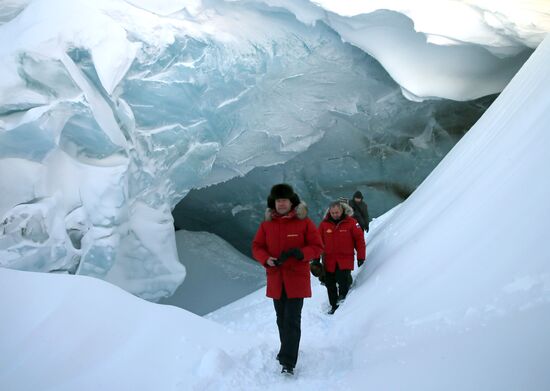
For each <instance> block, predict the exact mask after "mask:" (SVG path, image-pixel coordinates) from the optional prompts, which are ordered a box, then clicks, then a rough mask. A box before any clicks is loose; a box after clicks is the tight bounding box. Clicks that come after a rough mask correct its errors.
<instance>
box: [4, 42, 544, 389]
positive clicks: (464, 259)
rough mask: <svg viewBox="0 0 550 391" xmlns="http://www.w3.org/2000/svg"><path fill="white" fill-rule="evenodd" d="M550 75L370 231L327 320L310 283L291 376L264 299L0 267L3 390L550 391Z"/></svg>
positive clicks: (536, 64) (517, 87)
mask: <svg viewBox="0 0 550 391" xmlns="http://www.w3.org/2000/svg"><path fill="white" fill-rule="evenodd" d="M549 62H550V40H549V39H547V40H545V41H544V42H543V43H542V44H541V45H540V46H539V47H538V49H537V51H536V52H535V54H534V55H533V56H532V57H531V58H530V59H529V61H528V62H527V63H526V65H525V66H524V67H523V68H522V70H521V71H520V72H519V73H518V74H517V75H516V77H515V78H514V80H512V82H511V83H510V84H509V85H508V87H507V88H506V90H505V91H504V92H503V93H502V94H501V96H500V97H499V98H498V99H497V100H496V101H495V103H494V105H493V106H492V107H491V108H490V109H489V110H488V111H487V112H486V114H485V115H484V116H483V117H482V119H481V120H480V121H479V122H478V123H477V124H476V125H475V126H474V128H472V130H471V131H470V132H469V133H468V134H467V135H466V137H464V138H463V139H462V140H461V142H460V143H459V144H458V145H457V146H456V147H455V148H454V149H453V151H452V152H451V153H450V154H449V155H448V156H447V157H446V158H445V159H444V160H443V162H442V163H441V164H440V165H439V166H438V168H437V169H436V170H435V171H434V172H433V173H432V174H431V175H430V176H429V177H428V178H427V179H426V181H425V182H424V183H423V184H422V186H421V187H420V188H419V189H418V190H417V191H416V192H415V193H414V194H413V195H412V196H411V197H410V198H409V199H408V200H407V201H406V202H404V203H403V204H402V205H401V206H399V207H398V208H396V209H394V210H392V211H391V212H390V213H389V214H388V215H386V216H384V218H383V219H381V220H380V221H377V222H375V224H373V228H372V231H371V232H370V233H369V237H368V246H367V253H368V255H367V263H366V265H365V266H364V267H363V268H362V269H361V270H359V272H358V273H356V278H355V285H354V289H353V291H351V292H350V295H349V297H348V299H347V300H346V303H345V304H344V305H343V306H342V308H340V309H339V310H338V311H337V312H336V314H335V315H334V316H332V317H330V316H328V315H326V314H325V310H326V309H327V306H326V301H325V300H326V299H325V293H324V292H323V288H322V287H321V286H319V285H317V284H314V293H313V294H314V297H313V298H312V299H310V300H306V304H305V306H304V313H303V321H302V328H303V341H302V345H301V352H300V358H299V362H298V366H297V374H296V376H295V377H293V378H287V377H283V376H280V374H279V373H278V370H279V368H278V365H277V364H276V362H275V357H274V356H275V352H276V349H277V331H276V326H275V321H274V314H273V312H274V311H273V308H272V303H271V302H270V300H268V299H266V298H265V297H264V296H263V292H262V291H258V292H256V293H253V294H252V295H250V296H247V297H245V298H243V299H241V300H239V301H237V302H235V303H233V304H231V305H229V306H227V307H225V308H222V309H220V310H218V311H216V312H215V313H212V314H210V315H209V316H207V319H204V318H200V317H198V316H194V315H192V314H190V313H188V312H186V311H184V310H181V309H177V308H174V307H170V306H162V305H156V304H151V303H147V302H145V301H143V300H141V299H138V298H135V297H132V296H131V295H129V294H128V293H125V292H123V291H122V290H120V289H118V288H116V287H114V286H112V285H109V284H108V283H105V282H102V281H99V280H95V279H91V278H86V277H81V276H67V275H52V274H40V273H30V272H21V271H14V270H8V269H0V297H2V301H1V302H0V314H1V316H2V321H1V322H0V351H1V352H2V354H1V355H0V389H2V390H14V391H15V390H36V389H41V390H53V389H55V390H97V389H110V390H121V389H133V390H151V389H161V390H208V389H210V390H235V389H238V390H297V389H300V390H301V391H309V390H334V389H346V390H348V389H350V390H413V391H420V390H422V391H424V390H535V391H545V390H548V389H550V372H549V371H548V370H547V363H548V362H549V361H550V337H549V333H548V324H550V264H549V262H548V254H550V230H548V229H547V224H548V221H549V220H550V208H549V207H548V199H550V177H549V176H548V175H547V169H548V163H549V159H550V158H549V156H550V155H549V154H548V150H549V149H550V133H549V132H548V125H547V124H548V123H550V99H549V98H548V97H549V93H548V91H550V72H549V71H548V66H547V64H548V63H549ZM520 203H521V204H520ZM518 205H521V208H519V206H518Z"/></svg>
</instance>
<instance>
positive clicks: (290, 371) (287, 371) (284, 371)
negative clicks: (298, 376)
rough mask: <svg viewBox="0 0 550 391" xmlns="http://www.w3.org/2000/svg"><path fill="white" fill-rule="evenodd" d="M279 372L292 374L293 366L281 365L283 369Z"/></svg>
mask: <svg viewBox="0 0 550 391" xmlns="http://www.w3.org/2000/svg"><path fill="white" fill-rule="evenodd" d="M281 373H284V374H285V375H294V368H292V367H289V366H287V365H283V369H282V370H281Z"/></svg>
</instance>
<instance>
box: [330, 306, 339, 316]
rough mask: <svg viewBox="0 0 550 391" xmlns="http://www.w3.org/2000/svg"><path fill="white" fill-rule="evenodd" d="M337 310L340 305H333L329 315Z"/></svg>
mask: <svg viewBox="0 0 550 391" xmlns="http://www.w3.org/2000/svg"><path fill="white" fill-rule="evenodd" d="M337 309H338V305H333V306H332V308H331V309H330V310H329V311H328V314H329V315H332V314H334V313H335V312H336V310H337Z"/></svg>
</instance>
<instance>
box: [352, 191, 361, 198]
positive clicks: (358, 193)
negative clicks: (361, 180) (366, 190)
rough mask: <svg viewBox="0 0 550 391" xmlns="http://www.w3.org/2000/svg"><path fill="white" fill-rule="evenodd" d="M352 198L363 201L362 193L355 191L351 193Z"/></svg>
mask: <svg viewBox="0 0 550 391" xmlns="http://www.w3.org/2000/svg"><path fill="white" fill-rule="evenodd" d="M353 198H361V199H363V193H361V192H360V191H359V190H357V191H356V192H355V193H353Z"/></svg>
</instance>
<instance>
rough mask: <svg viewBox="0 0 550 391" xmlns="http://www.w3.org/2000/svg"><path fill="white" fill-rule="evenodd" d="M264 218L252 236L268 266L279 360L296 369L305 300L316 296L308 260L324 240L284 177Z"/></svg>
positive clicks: (254, 251) (257, 252)
mask: <svg viewBox="0 0 550 391" xmlns="http://www.w3.org/2000/svg"><path fill="white" fill-rule="evenodd" d="M267 205H268V208H267V210H266V215H265V221H264V222H262V223H261V224H260V227H259V228H258V231H257V232H256V236H255V237H254V240H253V242H252V255H253V257H254V259H255V260H256V261H258V262H259V263H261V264H262V265H263V266H264V267H265V269H266V276H267V292H266V295H267V297H270V298H272V299H273V304H274V306H275V313H276V315H277V327H278V329H279V339H280V341H281V346H280V349H279V353H278V354H277V360H279V363H280V364H281V365H282V371H281V372H283V373H287V374H293V373H294V367H295V366H296V362H297V360H298V349H299V346H300V336H301V318H302V306H303V303H304V298H305V297H311V282H310V275H309V273H310V266H309V261H310V260H312V259H314V258H319V257H320V256H321V252H322V251H323V244H322V242H321V238H320V236H319V231H318V230H317V227H316V226H315V224H313V222H312V221H311V219H309V218H308V217H307V206H306V205H305V203H302V202H300V199H299V197H298V195H296V194H295V193H294V189H293V188H292V187H291V186H290V185H288V184H285V183H281V184H278V185H275V186H273V187H272V188H271V192H270V194H269V197H268V198H267Z"/></svg>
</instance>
